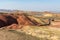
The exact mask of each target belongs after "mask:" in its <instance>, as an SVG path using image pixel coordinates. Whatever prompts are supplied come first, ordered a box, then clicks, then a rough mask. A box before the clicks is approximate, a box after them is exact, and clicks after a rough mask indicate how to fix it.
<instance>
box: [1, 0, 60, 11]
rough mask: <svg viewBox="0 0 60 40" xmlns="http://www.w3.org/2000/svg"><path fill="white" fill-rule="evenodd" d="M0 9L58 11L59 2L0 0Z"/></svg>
mask: <svg viewBox="0 0 60 40" xmlns="http://www.w3.org/2000/svg"><path fill="white" fill-rule="evenodd" d="M0 9H18V10H26V11H60V0H0Z"/></svg>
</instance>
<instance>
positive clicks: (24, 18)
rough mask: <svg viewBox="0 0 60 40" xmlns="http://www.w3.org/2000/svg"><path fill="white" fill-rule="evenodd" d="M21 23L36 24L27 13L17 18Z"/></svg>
mask: <svg viewBox="0 0 60 40" xmlns="http://www.w3.org/2000/svg"><path fill="white" fill-rule="evenodd" d="M17 21H18V24H19V25H35V24H34V23H33V22H32V21H31V19H30V18H28V17H27V16H25V15H23V14H22V15H20V16H19V17H18V19H17Z"/></svg>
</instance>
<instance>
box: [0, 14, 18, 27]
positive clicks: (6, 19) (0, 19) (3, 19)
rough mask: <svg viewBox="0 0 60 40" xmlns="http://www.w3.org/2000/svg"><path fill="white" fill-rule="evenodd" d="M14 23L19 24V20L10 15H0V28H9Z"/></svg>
mask: <svg viewBox="0 0 60 40" xmlns="http://www.w3.org/2000/svg"><path fill="white" fill-rule="evenodd" d="M14 23H15V24H18V22H17V19H15V18H14V17H12V16H10V15H8V16H4V15H0V28H1V27H4V26H9V25H11V24H14Z"/></svg>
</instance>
